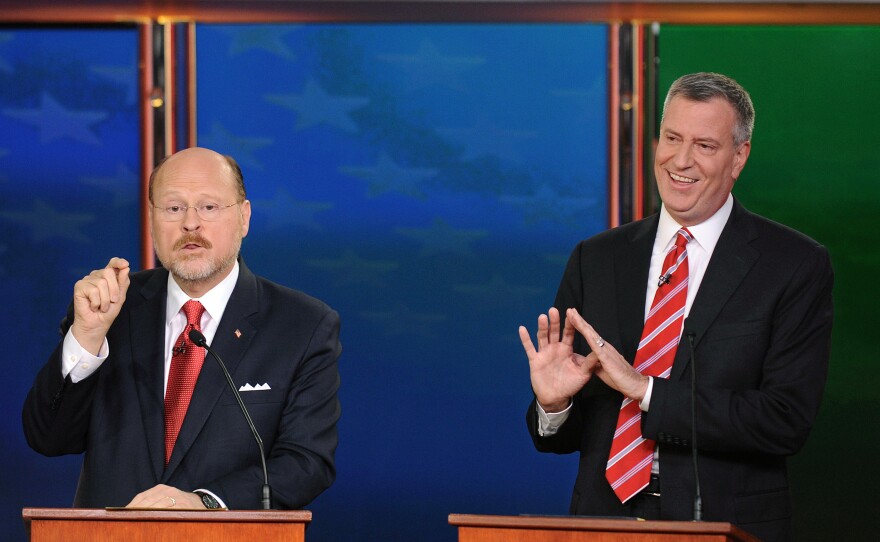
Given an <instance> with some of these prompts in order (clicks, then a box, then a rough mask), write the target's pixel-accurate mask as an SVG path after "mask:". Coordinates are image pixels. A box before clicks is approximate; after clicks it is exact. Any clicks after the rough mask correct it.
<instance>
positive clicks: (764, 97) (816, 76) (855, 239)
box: [659, 26, 880, 541]
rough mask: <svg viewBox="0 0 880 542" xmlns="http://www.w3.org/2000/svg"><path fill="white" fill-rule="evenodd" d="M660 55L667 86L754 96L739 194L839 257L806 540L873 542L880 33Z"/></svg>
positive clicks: (699, 37)
mask: <svg viewBox="0 0 880 542" xmlns="http://www.w3.org/2000/svg"><path fill="white" fill-rule="evenodd" d="M659 50H660V74H661V78H660V79H661V81H660V88H662V89H666V88H668V87H669V84H670V83H671V82H672V80H673V79H675V78H676V77H678V76H679V75H681V74H682V73H687V72H693V71H698V70H713V71H720V72H723V73H727V74H729V75H731V76H733V77H734V78H736V79H737V80H738V81H740V82H741V83H742V84H743V85H744V86H745V87H746V88H747V89H749V91H750V93H751V95H752V100H753V101H754V103H755V109H756V115H755V133H754V139H753V144H752V151H751V155H750V156H749V162H748V164H747V165H746V168H745V170H744V171H743V174H742V176H741V177H740V178H739V180H738V181H737V184H736V187H735V188H734V195H736V196H737V197H739V198H740V199H741V200H742V202H743V203H744V204H745V205H746V207H748V208H749V209H751V210H752V211H755V212H758V213H760V214H763V215H765V216H768V217H771V218H773V219H775V220H777V221H780V222H782V223H784V224H787V225H789V226H791V227H793V228H796V229H798V230H800V231H803V232H805V233H807V234H808V235H810V236H812V237H813V238H814V239H816V240H818V241H819V242H821V243H823V244H824V245H826V246H827V247H828V249H829V250H830V252H831V258H832V264H833V265H834V271H835V283H834V304H835V307H834V309H835V315H834V335H833V343H832V358H831V370H830V374H829V379H828V387H827V388H826V392H825V401H824V403H823V405H822V410H821V412H820V415H819V420H818V422H817V423H816V426H815V428H814V430H813V434H812V436H811V437H810V440H809V441H808V442H807V446H806V448H805V449H804V450H803V451H802V452H801V453H800V454H799V455H797V456H795V457H794V458H793V460H792V461H791V478H792V485H793V487H794V496H795V503H794V504H795V506H794V525H795V537H794V539H795V540H807V541H809V540H815V541H820V540H873V539H875V538H876V536H877V532H878V529H880V505H878V499H877V497H876V492H877V486H878V483H880V476H878V475H877V473H876V470H875V469H873V468H871V467H870V466H869V465H871V464H872V462H873V459H874V458H876V457H877V455H878V454H880V436H878V433H877V431H876V430H874V427H875V426H876V420H877V419H878V417H880V400H878V390H880V378H878V376H877V375H878V372H877V369H876V366H877V359H878V355H880V349H878V348H877V341H876V336H877V329H878V327H880V318H878V317H877V308H876V305H877V300H878V297H877V285H876V284H877V277H880V256H878V254H880V252H878V247H880V228H878V227H877V225H876V223H875V220H876V218H877V217H878V216H880V154H878V151H877V147H878V144H880V124H878V121H880V102H878V100H877V97H878V96H880V28H877V27H857V26H849V27H833V26H832V27H785V26H773V27H760V26H756V27H717V26H713V27H707V26H702V27H701V26H664V27H663V28H662V29H661V30H660V44H659ZM865 424H868V425H867V426H866V425H865Z"/></svg>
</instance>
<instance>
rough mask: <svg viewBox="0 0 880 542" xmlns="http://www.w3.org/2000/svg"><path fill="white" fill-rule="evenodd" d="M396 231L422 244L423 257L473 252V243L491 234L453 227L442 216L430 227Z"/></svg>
mask: <svg viewBox="0 0 880 542" xmlns="http://www.w3.org/2000/svg"><path fill="white" fill-rule="evenodd" d="M394 231H396V232H397V233H399V234H400V235H403V236H404V237H409V238H411V239H415V240H417V241H419V242H420V243H421V244H422V250H421V253H420V255H421V256H422V257H425V256H431V255H434V254H440V253H448V254H473V249H472V248H471V246H470V245H471V243H473V242H475V241H477V240H478V239H482V238H484V237H487V236H488V235H489V232H488V231H486V230H467V229H458V228H453V227H451V226H450V225H449V224H447V223H446V221H445V220H443V219H442V218H436V219H435V220H434V224H433V225H432V226H431V227H430V228H397V229H395V230H394Z"/></svg>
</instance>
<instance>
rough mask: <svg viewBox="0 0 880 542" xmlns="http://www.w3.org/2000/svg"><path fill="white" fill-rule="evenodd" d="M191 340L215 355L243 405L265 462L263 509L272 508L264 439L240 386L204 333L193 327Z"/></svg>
mask: <svg viewBox="0 0 880 542" xmlns="http://www.w3.org/2000/svg"><path fill="white" fill-rule="evenodd" d="M189 340H191V341H192V342H193V343H194V344H195V345H196V346H201V347H202V348H204V349H205V350H207V351H208V352H210V353H211V355H212V356H214V359H216V360H217V363H218V364H219V365H220V369H222V370H223V375H224V376H225V377H226V382H228V383H229V389H231V390H232V394H233V395H235V400H236V401H238V406H240V407H241V412H242V414H244V419H245V420H246V421H247V424H248V426H249V427H250V428H251V433H253V434H254V439H256V441H257V446H259V447H260V461H262V463H263V498H262V499H261V501H262V503H263V510H271V509H272V489H271V488H270V487H269V471H268V469H266V452H265V451H263V439H261V438H260V434H259V433H258V432H257V428H256V426H255V425H254V421H253V420H251V415H250V414H248V410H247V407H245V406H244V401H242V400H241V394H240V393H238V388H236V387H235V383H234V382H232V376H230V375H229V371H227V370H226V364H225V363H223V360H222V359H220V356H218V355H217V352H214V350H213V349H212V348H211V347H210V346H208V341H207V339H205V336H204V335H202V332H201V331H199V330H198V329H195V328H193V329H191V330H190V332H189Z"/></svg>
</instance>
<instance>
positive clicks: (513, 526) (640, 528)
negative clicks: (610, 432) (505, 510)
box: [449, 514, 760, 542]
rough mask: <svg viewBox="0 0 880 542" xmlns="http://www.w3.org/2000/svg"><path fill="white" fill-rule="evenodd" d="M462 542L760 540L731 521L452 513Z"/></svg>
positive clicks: (452, 523) (745, 541)
mask: <svg viewBox="0 0 880 542" xmlns="http://www.w3.org/2000/svg"><path fill="white" fill-rule="evenodd" d="M449 523H450V525H455V526H457V527H458V541H459V542H581V541H587V540H588V541H590V542H619V541H622V540H624V541H626V542H641V541H652V542H654V541H662V542H710V541H711V542H760V541H759V540H758V539H757V538H755V537H754V536H752V535H750V534H748V533H746V532H745V531H743V530H742V529H740V528H738V527H736V526H735V525H731V524H730V523H717V522H710V521H705V522H692V521H642V520H637V519H599V518H595V519H594V518H585V517H574V516H565V517H558V516H477V515H468V514H450V515H449Z"/></svg>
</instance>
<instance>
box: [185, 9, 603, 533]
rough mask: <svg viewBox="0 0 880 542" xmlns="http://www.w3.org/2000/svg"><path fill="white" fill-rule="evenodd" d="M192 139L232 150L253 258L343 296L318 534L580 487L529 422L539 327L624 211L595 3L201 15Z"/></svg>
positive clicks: (403, 522) (529, 505)
mask: <svg viewBox="0 0 880 542" xmlns="http://www.w3.org/2000/svg"><path fill="white" fill-rule="evenodd" d="M196 36H197V37H196V39H197V43H198V58H197V86H198V95H197V96H198V100H197V103H198V106H197V108H198V142H199V145H204V146H207V147H211V148H214V149H216V150H218V151H220V152H224V153H228V154H231V155H233V156H235V157H237V158H238V160H239V161H240V163H241V166H242V168H243V170H244V175H245V182H246V184H247V188H248V197H249V199H250V200H251V201H252V203H253V217H252V220H251V230H250V233H249V236H248V238H247V239H246V240H245V243H244V247H243V255H244V258H245V260H246V261H247V262H248V265H249V266H250V267H251V268H252V269H254V270H255V272H257V273H260V274H263V275H266V276H268V277H269V278H271V279H273V280H276V281H278V282H281V283H283V284H286V285H288V286H291V287H294V288H297V289H301V290H304V291H306V292H308V293H310V294H312V295H315V296H317V297H319V298H321V299H323V300H325V301H326V302H327V303H329V304H330V305H331V306H333V307H334V308H335V309H336V310H337V311H339V313H340V315H341V318H342V343H343V355H342V358H341V359H340V372H341V377H342V387H341V390H340V399H341V402H342V419H341V420H340V424H339V432H340V444H339V449H338V453H337V463H338V465H337V466H338V478H337V481H336V483H335V484H334V486H333V487H331V488H330V489H329V490H328V491H327V492H326V493H325V494H323V495H322V496H321V497H319V498H318V499H317V500H316V501H315V503H314V504H313V505H312V507H311V508H312V509H313V511H314V513H315V521H314V522H313V524H312V525H311V526H310V528H309V537H310V538H311V539H313V540H319V541H320V540H370V541H372V540H449V541H451V540H455V537H456V534H455V531H454V530H453V528H452V527H449V526H448V525H447V520H446V517H447V515H448V514H449V513H451V512H466V513H497V514H520V513H551V514H564V513H565V512H566V511H567V509H568V500H569V496H570V493H569V488H570V487H571V484H572V481H573V479H574V473H575V470H576V458H575V457H573V456H571V457H563V458H560V457H553V456H548V455H544V454H538V453H537V452H536V451H535V450H534V447H533V446H532V444H531V440H530V439H529V436H528V433H527V431H526V427H525V422H524V414H525V408H526V406H527V405H528V403H529V401H530V400H531V390H530V387H529V376H528V364H527V361H526V357H525V354H524V353H523V351H522V346H521V345H520V343H519V338H518V335H517V327H518V325H520V324H526V325H528V326H529V327H530V328H532V329H533V328H534V327H535V322H536V318H537V315H538V313H539V312H540V311H543V310H546V309H547V307H549V306H550V304H551V303H552V301H553V298H554V296H555V292H556V287H557V286H558V281H559V279H560V277H561V274H562V270H563V268H564V265H565V261H566V260H567V258H568V255H569V253H570V251H571V250H572V249H573V248H574V245H575V244H576V242H577V241H579V240H580V239H582V238H584V237H587V236H589V235H591V234H593V233H596V232H598V231H601V230H603V229H605V228H607V224H608V210H607V200H608V193H607V169H608V166H607V152H608V148H607V128H606V126H607V104H608V101H607V78H606V58H607V54H606V52H607V45H606V41H607V30H606V27H604V26H602V25H484V24H481V25H304V26H290V25H283V26H271V25H247V26H239V25H220V26H217V25H199V26H198V27H197V31H196Z"/></svg>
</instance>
